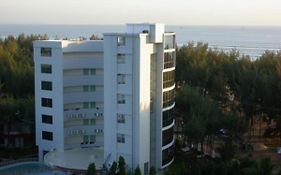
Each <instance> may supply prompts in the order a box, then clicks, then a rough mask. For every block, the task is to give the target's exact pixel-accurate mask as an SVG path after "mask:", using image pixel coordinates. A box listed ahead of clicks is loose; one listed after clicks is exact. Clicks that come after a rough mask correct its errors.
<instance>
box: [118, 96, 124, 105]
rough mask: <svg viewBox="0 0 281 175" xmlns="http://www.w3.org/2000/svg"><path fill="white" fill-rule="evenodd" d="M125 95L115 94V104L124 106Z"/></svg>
mask: <svg viewBox="0 0 281 175" xmlns="http://www.w3.org/2000/svg"><path fill="white" fill-rule="evenodd" d="M125 103H126V100H125V95H123V94H117V104H125Z"/></svg>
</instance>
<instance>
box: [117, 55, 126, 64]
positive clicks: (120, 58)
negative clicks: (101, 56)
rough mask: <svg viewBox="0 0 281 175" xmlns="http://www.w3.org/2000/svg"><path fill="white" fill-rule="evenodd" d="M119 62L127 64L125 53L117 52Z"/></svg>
mask: <svg viewBox="0 0 281 175" xmlns="http://www.w3.org/2000/svg"><path fill="white" fill-rule="evenodd" d="M117 64H125V54H120V53H118V54H117Z"/></svg>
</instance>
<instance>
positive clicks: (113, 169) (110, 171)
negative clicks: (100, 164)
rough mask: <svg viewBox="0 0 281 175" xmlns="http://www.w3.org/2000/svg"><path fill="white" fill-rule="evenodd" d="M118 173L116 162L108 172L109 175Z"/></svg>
mask: <svg viewBox="0 0 281 175" xmlns="http://www.w3.org/2000/svg"><path fill="white" fill-rule="evenodd" d="M116 171H117V163H116V162H115V161H114V162H113V163H112V165H111V167H110V169H109V171H108V173H107V174H108V175H115V174H116Z"/></svg>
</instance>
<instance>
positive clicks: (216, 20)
mask: <svg viewBox="0 0 281 175" xmlns="http://www.w3.org/2000/svg"><path fill="white" fill-rule="evenodd" d="M139 22H160V23H165V24H168V25H240V26H241V25H242V26H248V25H254V26H281V0H169V1H168V0H0V24H124V23H139Z"/></svg>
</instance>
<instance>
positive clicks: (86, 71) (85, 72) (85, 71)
mask: <svg viewBox="0 0 281 175" xmlns="http://www.w3.org/2000/svg"><path fill="white" fill-rule="evenodd" d="M83 75H96V69H83Z"/></svg>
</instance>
